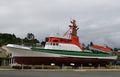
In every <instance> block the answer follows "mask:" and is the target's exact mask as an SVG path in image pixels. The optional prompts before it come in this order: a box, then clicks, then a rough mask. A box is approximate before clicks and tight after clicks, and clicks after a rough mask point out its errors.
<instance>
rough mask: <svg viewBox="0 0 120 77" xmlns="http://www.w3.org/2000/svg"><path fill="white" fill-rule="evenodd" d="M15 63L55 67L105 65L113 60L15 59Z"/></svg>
mask: <svg viewBox="0 0 120 77" xmlns="http://www.w3.org/2000/svg"><path fill="white" fill-rule="evenodd" d="M15 61H16V62H17V63H19V64H26V65H41V64H45V65H50V64H51V63H55V65H62V64H64V65H70V63H75V65H81V64H83V65H89V64H90V63H91V64H92V65H98V64H101V65H106V64H108V63H110V62H113V61H114V60H106V59H94V58H93V59H92V58H91V59H89V58H57V57H15Z"/></svg>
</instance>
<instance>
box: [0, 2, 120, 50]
mask: <svg viewBox="0 0 120 77" xmlns="http://www.w3.org/2000/svg"><path fill="white" fill-rule="evenodd" d="M71 19H75V20H76V22H77V25H78V26H79V31H78V36H79V37H80V41H81V43H86V44H87V43H89V42H91V41H93V42H94V43H96V44H100V45H104V44H107V45H108V46H110V47H119V48H120V0H0V33H14V34H15V35H16V36H18V37H22V38H23V37H25V36H26V34H27V33H33V34H35V36H36V38H37V39H39V40H44V38H45V37H47V36H49V35H50V34H51V33H58V32H60V34H61V35H63V34H64V32H66V31H67V29H68V25H69V24H70V20H71Z"/></svg>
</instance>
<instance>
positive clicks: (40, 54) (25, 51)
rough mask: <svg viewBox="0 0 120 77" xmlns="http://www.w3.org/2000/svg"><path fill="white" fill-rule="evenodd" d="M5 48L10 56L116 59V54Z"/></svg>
mask: <svg viewBox="0 0 120 77" xmlns="http://www.w3.org/2000/svg"><path fill="white" fill-rule="evenodd" d="M7 48H8V49H9V50H10V52H11V53H12V57H66V58H67V57H73V58H96V59H108V60H109V59H111V60H116V59H117V56H109V57H98V56H74V55H63V54H53V53H46V52H37V51H32V50H30V49H29V48H22V47H19V48H18V47H14V46H11V47H10V46H7Z"/></svg>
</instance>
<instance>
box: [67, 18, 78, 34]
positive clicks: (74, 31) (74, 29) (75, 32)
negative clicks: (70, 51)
mask: <svg viewBox="0 0 120 77" xmlns="http://www.w3.org/2000/svg"><path fill="white" fill-rule="evenodd" d="M69 27H70V28H71V30H72V32H71V36H77V30H78V29H79V28H78V26H77V25H76V21H75V20H73V21H71V25H69Z"/></svg>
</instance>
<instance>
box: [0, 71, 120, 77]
mask: <svg viewBox="0 0 120 77" xmlns="http://www.w3.org/2000/svg"><path fill="white" fill-rule="evenodd" d="M0 77H120V72H74V71H71V72H70V71H64V72H63V71H61V72H59V71H51V72H48V71H44V72H42V71H21V70H1V71H0Z"/></svg>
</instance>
